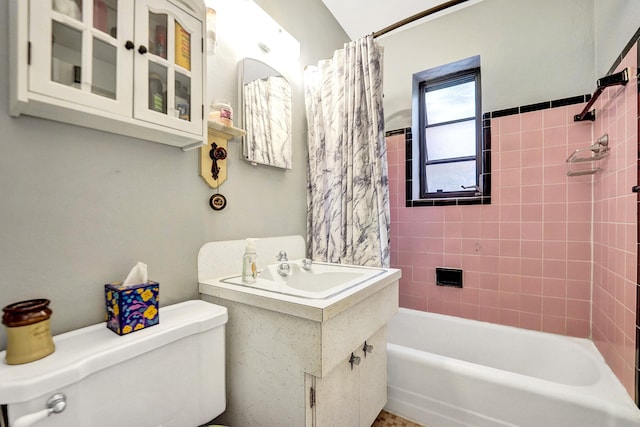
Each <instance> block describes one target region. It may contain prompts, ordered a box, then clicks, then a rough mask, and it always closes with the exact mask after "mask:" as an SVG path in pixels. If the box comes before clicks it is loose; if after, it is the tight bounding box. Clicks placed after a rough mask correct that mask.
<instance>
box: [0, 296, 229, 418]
mask: <svg viewBox="0 0 640 427" xmlns="http://www.w3.org/2000/svg"><path fill="white" fill-rule="evenodd" d="M227 318H228V317H227V309H226V308H225V307H221V306H218V305H214V304H211V303H207V302H205V301H199V300H198V301H195V300H194V301H187V302H183V303H179V304H175V305H171V306H167V307H162V308H160V324H159V325H157V326H153V327H149V328H146V329H142V330H140V331H137V332H134V333H131V334H128V335H125V336H119V335H116V334H115V333H113V332H112V331H110V330H109V329H107V327H106V326H105V324H104V323H100V324H98V325H93V326H89V327H86V328H82V329H78V330H75V331H71V332H68V333H65V334H61V335H57V336H55V337H54V338H53V341H54V343H55V346H56V350H55V352H54V353H53V354H51V355H49V356H47V357H45V358H43V359H40V360H37V361H35V362H31V363H26V364H24V365H7V364H6V362H5V352H1V353H0V404H2V405H6V407H5V409H6V412H8V418H9V426H11V425H12V423H13V422H14V421H15V420H16V419H18V418H19V417H21V416H23V415H26V414H30V413H34V412H37V411H41V410H43V409H45V408H46V402H47V400H48V399H49V397H50V396H51V395H53V394H55V393H64V394H65V395H66V402H67V405H66V408H65V410H64V411H63V412H61V413H59V414H52V415H51V416H49V417H48V418H46V419H44V420H42V421H40V422H38V423H37V424H36V426H37V427H57V426H60V427H62V426H64V427H69V426H87V427H103V426H104V427H107V426H109V427H112V426H120V427H127V426H131V427H146V426H149V427H158V426H163V427H167V426H173V427H196V426H198V425H201V424H204V423H206V422H208V421H210V420H212V419H213V418H215V417H216V416H218V415H219V414H221V413H222V412H223V411H224V410H225V406H226V400H225V337H224V335H225V332H224V331H225V324H226V322H227ZM0 424H2V423H1V422H0Z"/></svg>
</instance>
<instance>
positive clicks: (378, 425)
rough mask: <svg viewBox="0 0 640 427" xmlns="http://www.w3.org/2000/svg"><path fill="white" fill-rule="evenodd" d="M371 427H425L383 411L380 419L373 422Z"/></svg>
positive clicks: (379, 416)
mask: <svg viewBox="0 0 640 427" xmlns="http://www.w3.org/2000/svg"><path fill="white" fill-rule="evenodd" d="M371 427H425V426H423V425H422V424H416V423H414V422H411V421H409V420H405V419H404V418H401V417H399V416H398V415H395V414H392V413H390V412H387V411H384V410H383V411H382V412H380V414H379V415H378V418H376V420H375V421H374V422H373V424H372V425H371Z"/></svg>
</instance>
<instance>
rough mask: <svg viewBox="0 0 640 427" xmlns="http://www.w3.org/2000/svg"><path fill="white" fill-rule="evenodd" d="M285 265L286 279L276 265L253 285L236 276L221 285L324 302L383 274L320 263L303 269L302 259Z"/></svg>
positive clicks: (265, 269)
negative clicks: (286, 270) (288, 269)
mask: <svg viewBox="0 0 640 427" xmlns="http://www.w3.org/2000/svg"><path fill="white" fill-rule="evenodd" d="M288 264H289V266H290V271H289V275H288V276H281V275H280V274H278V264H271V265H268V266H266V267H265V268H264V269H263V270H262V271H261V272H260V273H259V274H258V278H257V280H256V282H255V283H244V282H243V281H242V278H241V276H239V275H238V276H231V277H227V278H224V279H222V280H221V282H223V283H230V284H233V285H241V286H247V287H251V288H256V289H262V290H266V291H270V292H277V293H280V294H284V295H291V296H296V297H302V298H310V299H325V298H329V297H331V296H334V295H336V294H339V293H340V292H343V291H346V290H347V289H350V288H352V287H354V286H357V285H359V284H360V283H362V282H365V281H367V280H369V279H371V278H373V277H376V276H378V275H380V274H383V273H385V272H386V270H384V269H380V268H372V267H359V266H353V265H343V264H328V263H321V262H314V263H313V264H312V265H311V268H310V269H309V270H305V269H304V268H302V260H298V261H289V262H288Z"/></svg>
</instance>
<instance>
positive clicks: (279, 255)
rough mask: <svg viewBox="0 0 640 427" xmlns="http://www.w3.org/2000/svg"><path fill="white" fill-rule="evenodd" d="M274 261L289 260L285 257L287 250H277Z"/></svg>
mask: <svg viewBox="0 0 640 427" xmlns="http://www.w3.org/2000/svg"><path fill="white" fill-rule="evenodd" d="M276 261H289V258H287V252H286V251H280V252H278V256H276Z"/></svg>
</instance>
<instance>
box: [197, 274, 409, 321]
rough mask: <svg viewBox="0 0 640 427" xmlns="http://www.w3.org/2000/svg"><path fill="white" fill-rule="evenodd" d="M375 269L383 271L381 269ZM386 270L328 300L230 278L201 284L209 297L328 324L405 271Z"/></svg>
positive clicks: (389, 283) (398, 277)
mask: <svg viewBox="0 0 640 427" xmlns="http://www.w3.org/2000/svg"><path fill="white" fill-rule="evenodd" d="M362 268H367V267H362ZM375 268H378V269H379V267H375ZM383 270H385V272H384V273H382V274H381V275H378V276H375V277H372V278H371V279H369V280H366V281H364V282H363V283H360V284H359V285H356V286H354V287H352V288H350V289H347V290H345V291H343V292H341V293H338V294H336V295H333V296H331V297H329V298H325V299H311V298H302V297H296V296H292V295H285V294H280V293H276V292H271V291H267V290H262V289H259V288H253V287H249V286H242V285H234V284H232V283H225V282H222V279H225V278H226V277H220V278H216V279H208V280H202V281H201V282H200V284H199V291H200V293H201V294H205V295H210V296H214V297H218V298H223V299H228V300H231V301H235V302H240V303H243V304H248V305H252V306H256V307H260V308H263V309H267V310H271V311H275V312H280V313H284V314H289V315H292V316H297V317H301V318H304V319H309V320H313V321H317V322H325V321H327V320H329V319H331V318H332V317H335V316H337V315H338V314H340V313H341V312H342V311H344V310H345V309H347V308H349V307H351V306H353V305H355V304H357V303H358V302H360V301H362V300H364V299H365V298H367V297H369V296H371V295H373V294H374V293H376V292H378V291H380V290H381V289H384V288H385V287H387V286H389V285H391V284H392V283H395V282H396V281H398V280H399V279H400V277H401V276H402V272H401V270H399V269H395V268H384V269H383Z"/></svg>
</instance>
